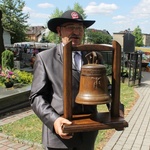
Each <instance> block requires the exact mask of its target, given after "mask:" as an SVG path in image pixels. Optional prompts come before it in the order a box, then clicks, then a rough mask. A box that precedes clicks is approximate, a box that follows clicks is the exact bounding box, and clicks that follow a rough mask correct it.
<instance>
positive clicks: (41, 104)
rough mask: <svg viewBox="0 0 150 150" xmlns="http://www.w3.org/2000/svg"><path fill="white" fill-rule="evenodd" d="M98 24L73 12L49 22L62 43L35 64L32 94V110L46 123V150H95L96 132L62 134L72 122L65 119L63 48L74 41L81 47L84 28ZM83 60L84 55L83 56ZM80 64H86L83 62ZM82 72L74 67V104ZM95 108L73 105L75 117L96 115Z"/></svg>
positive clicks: (41, 54) (39, 58)
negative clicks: (63, 127)
mask: <svg viewBox="0 0 150 150" xmlns="http://www.w3.org/2000/svg"><path fill="white" fill-rule="evenodd" d="M94 22H95V21H89V20H83V18H82V16H81V15H80V14H79V13H78V12H76V11H73V10H69V11H66V12H65V13H63V14H62V16H61V17H60V18H53V19H51V20H49V21H48V28H49V29H50V30H51V31H52V32H55V33H57V34H58V36H60V38H61V41H62V43H60V44H58V45H56V46H55V47H54V48H52V49H50V50H46V51H43V52H40V53H39V54H37V56H36V61H35V64H34V78H33V83H32V88H31V94H30V98H29V99H30V102H31V107H32V109H33V111H34V112H35V114H36V115H37V116H38V117H39V118H40V119H41V121H42V122H43V136H42V137H43V138H42V142H43V145H44V147H45V149H47V150H59V149H61V150H62V149H69V150H94V142H95V139H96V136H97V131H92V132H82V133H74V134H73V135H70V134H66V133H63V132H62V125H63V124H71V121H69V120H67V119H65V118H63V117H62V116H63V46H64V45H65V44H66V43H67V42H68V41H70V40H71V41H72V45H73V46H77V45H79V44H81V42H82V39H83V36H84V29H85V28H88V27H89V26H91V25H92V24H93V23H94ZM82 57H84V56H82ZM81 63H84V61H83V60H82V59H81ZM77 76H78V77H79V76H80V74H79V70H78V69H77V68H76V66H75V64H73V79H72V80H73V87H72V89H73V101H74V100H75V97H76V95H77V93H78V90H79V78H77ZM96 111H97V110H96V106H83V105H80V104H76V103H75V102H74V104H73V114H81V113H83V114H85V113H93V112H96Z"/></svg>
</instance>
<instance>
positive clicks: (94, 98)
mask: <svg viewBox="0 0 150 150" xmlns="http://www.w3.org/2000/svg"><path fill="white" fill-rule="evenodd" d="M94 55H95V53H94ZM93 57H95V56H93ZM92 59H93V60H94V63H92V64H89V63H88V64H86V65H83V66H82V68H81V75H80V87H79V93H78V95H77V97H76V100H75V101H76V103H79V104H85V105H98V104H107V103H110V102H111V98H110V96H109V94H108V88H107V87H108V79H107V76H106V68H105V66H104V65H102V64H96V63H95V61H96V59H95V58H92ZM88 62H89V61H88Z"/></svg>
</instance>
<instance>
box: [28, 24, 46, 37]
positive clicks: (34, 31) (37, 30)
mask: <svg viewBox="0 0 150 150" xmlns="http://www.w3.org/2000/svg"><path fill="white" fill-rule="evenodd" d="M43 29H45V27H44V26H30V27H29V28H28V31H27V33H26V34H28V35H30V34H31V35H33V34H34V35H36V36H38V35H39V34H40V33H41V31H42V30H43Z"/></svg>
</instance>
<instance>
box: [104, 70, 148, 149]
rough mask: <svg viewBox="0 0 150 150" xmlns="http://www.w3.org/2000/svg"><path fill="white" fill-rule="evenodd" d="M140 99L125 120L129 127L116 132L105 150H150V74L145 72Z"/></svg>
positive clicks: (138, 89) (139, 88)
mask: <svg viewBox="0 0 150 150" xmlns="http://www.w3.org/2000/svg"><path fill="white" fill-rule="evenodd" d="M142 74H143V78H142V82H141V86H140V87H138V88H135V90H136V91H137V92H138V93H139V95H140V97H139V99H138V100H137V102H136V104H135V105H134V107H133V108H132V110H131V111H130V113H129V114H128V116H127V117H126V118H125V120H126V121H127V122H128V123H129V127H128V128H125V130H124V131H116V132H115V133H114V134H113V136H112V137H111V138H110V140H109V141H108V143H107V144H106V146H105V147H104V148H103V150H150V73H148V72H143V73H142Z"/></svg>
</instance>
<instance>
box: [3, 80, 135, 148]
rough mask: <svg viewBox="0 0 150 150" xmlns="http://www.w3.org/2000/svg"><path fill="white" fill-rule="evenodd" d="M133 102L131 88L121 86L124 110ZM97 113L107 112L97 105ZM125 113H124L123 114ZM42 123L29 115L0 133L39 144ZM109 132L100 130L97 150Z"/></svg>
mask: <svg viewBox="0 0 150 150" xmlns="http://www.w3.org/2000/svg"><path fill="white" fill-rule="evenodd" d="M134 101H135V92H134V88H133V87H129V86H128V85H127V83H122V84H121V102H122V103H123V104H124V105H125V110H126V109H127V110H128V109H129V108H130V107H131V106H132V105H133V103H134ZM98 110H99V111H107V108H106V106H105V105H98ZM125 113H126V112H125ZM41 131H42V123H41V121H40V120H39V119H38V118H37V117H36V115H31V116H28V117H25V118H23V119H21V120H18V121H16V122H14V123H11V124H6V125H3V126H0V132H2V133H5V134H7V135H10V136H13V137H15V138H19V139H22V140H27V141H32V142H37V143H41V137H42V135H41ZM108 133H109V130H100V131H99V134H98V136H97V139H96V143H95V146H96V148H97V149H98V148H99V146H100V145H101V143H103V141H105V140H106V138H107V136H108Z"/></svg>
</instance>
